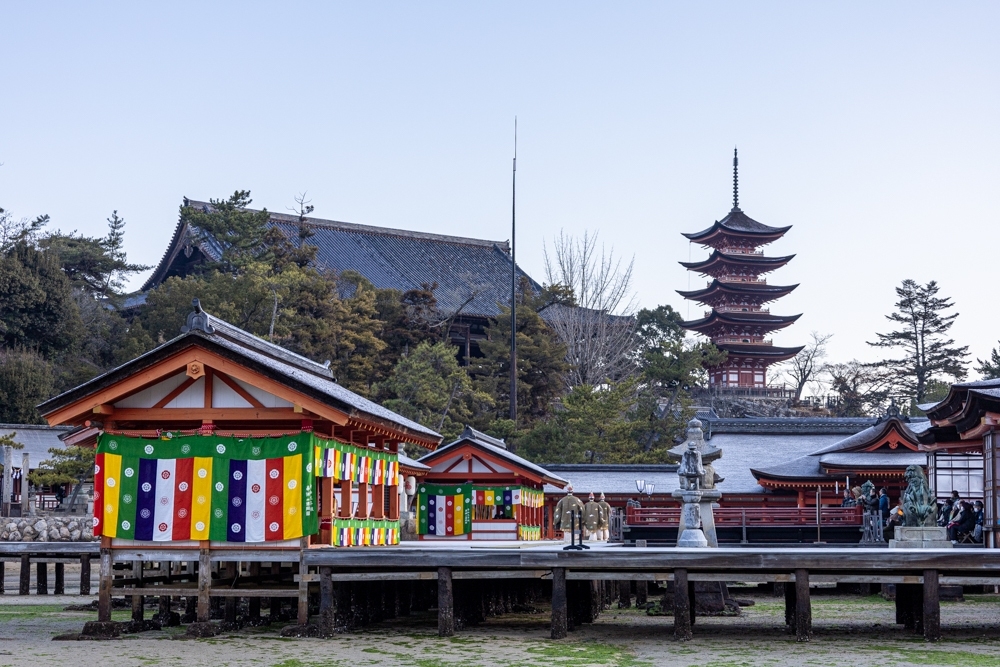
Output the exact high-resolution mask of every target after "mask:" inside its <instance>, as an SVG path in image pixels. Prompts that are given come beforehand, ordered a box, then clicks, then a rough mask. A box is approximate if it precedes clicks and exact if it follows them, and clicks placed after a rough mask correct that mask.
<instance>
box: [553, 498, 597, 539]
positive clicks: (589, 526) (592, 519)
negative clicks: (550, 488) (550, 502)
mask: <svg viewBox="0 0 1000 667" xmlns="http://www.w3.org/2000/svg"><path fill="white" fill-rule="evenodd" d="M574 517H576V518H574ZM554 519H555V523H556V525H557V526H559V530H561V531H562V532H563V540H564V541H567V542H568V541H569V540H570V534H571V531H572V530H573V527H574V523H575V524H576V528H577V529H580V530H581V535H582V538H583V539H588V538H589V539H590V540H600V541H602V542H607V541H608V538H609V537H610V535H611V505H610V504H608V502H607V501H606V500H605V499H604V493H603V492H602V493H601V495H600V499H595V498H594V494H593V492H591V494H590V496H589V497H588V498H587V503H586V504H584V503H583V501H581V500H580V499H579V498H577V497H576V496H574V495H573V486H572V485H569V486H567V487H566V495H565V496H564V497H563V498H562V500H560V501H559V503H558V504H557V505H556V511H555V517H554Z"/></svg>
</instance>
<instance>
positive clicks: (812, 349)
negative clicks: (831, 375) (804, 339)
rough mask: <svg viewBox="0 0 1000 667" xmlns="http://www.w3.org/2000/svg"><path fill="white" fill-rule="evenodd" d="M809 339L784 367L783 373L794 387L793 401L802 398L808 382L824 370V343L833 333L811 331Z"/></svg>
mask: <svg viewBox="0 0 1000 667" xmlns="http://www.w3.org/2000/svg"><path fill="white" fill-rule="evenodd" d="M810 337H811V340H810V341H809V343H808V344H807V345H806V346H805V347H804V348H802V351H801V352H799V353H798V354H797V355H795V357H793V358H792V359H791V360H790V361H789V362H788V366H787V367H786V368H785V372H784V375H785V376H786V377H787V378H788V379H789V380H790V381H791V384H792V386H793V387H794V388H795V402H796V403H798V402H799V401H801V400H802V392H803V391H805V388H806V385H808V384H809V383H810V382H817V381H818V380H819V376H820V375H821V374H822V373H823V372H824V371H825V370H826V364H825V363H824V362H823V360H824V359H826V344H827V342H829V340H830V339H831V338H833V334H820V333H817V332H815V331H813V332H812V333H811V334H810Z"/></svg>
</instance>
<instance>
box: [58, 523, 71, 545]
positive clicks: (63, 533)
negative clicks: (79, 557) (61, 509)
mask: <svg viewBox="0 0 1000 667" xmlns="http://www.w3.org/2000/svg"><path fill="white" fill-rule="evenodd" d="M58 534H59V539H61V540H63V541H64V542H65V541H66V540H68V539H69V528H67V527H66V526H63V527H62V528H60V529H59V530H58Z"/></svg>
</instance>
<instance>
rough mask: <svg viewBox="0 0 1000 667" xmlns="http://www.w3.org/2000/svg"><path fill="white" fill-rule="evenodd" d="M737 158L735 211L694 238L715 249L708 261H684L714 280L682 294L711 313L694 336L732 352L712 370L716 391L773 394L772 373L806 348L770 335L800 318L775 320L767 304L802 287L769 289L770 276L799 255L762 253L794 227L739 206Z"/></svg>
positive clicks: (696, 324) (691, 325) (696, 323)
mask: <svg viewBox="0 0 1000 667" xmlns="http://www.w3.org/2000/svg"><path fill="white" fill-rule="evenodd" d="M737 165H738V161H737V158H736V157H735V156H734V157H733V209H732V210H731V211H730V212H729V214H728V215H726V217H724V218H722V220H717V221H715V223H713V224H712V226H711V227H708V228H707V229H704V230H702V231H700V232H697V233H694V234H684V236H685V237H687V238H688V239H689V240H690V241H691V242H692V243H697V244H698V245H701V246H703V247H705V248H711V249H712V254H711V255H710V256H709V257H708V259H705V260H702V261H698V262H681V266H684V267H685V268H687V269H688V270H690V271H694V272H695V273H699V274H702V275H704V276H707V277H709V278H710V279H711V281H710V282H709V283H708V285H707V286H706V287H704V288H702V289H696V290H689V291H683V290H678V291H677V293H678V294H680V295H681V296H683V297H684V298H685V299H690V300H691V301H695V302H697V303H700V304H703V305H705V306H707V307H708V308H709V310H708V311H707V312H706V313H705V316H704V317H702V318H700V319H696V320H689V321H686V322H683V323H682V326H683V327H684V328H685V329H688V330H689V331H694V332H696V333H700V334H702V335H704V336H706V337H708V338H709V339H710V340H711V341H712V342H713V343H714V344H715V346H716V347H718V348H719V349H720V350H722V351H724V352H728V353H729V354H728V357H727V359H726V361H725V362H724V363H723V364H722V365H720V366H717V367H715V368H712V369H710V370H709V386H710V388H711V389H716V390H722V389H734V388H736V389H741V390H757V391H760V392H765V393H766V391H767V369H768V367H769V366H770V365H772V364H775V363H778V362H781V361H786V360H788V359H791V358H792V357H794V356H795V355H796V354H798V353H799V352H800V351H801V350H802V348H801V347H775V346H774V345H772V343H771V341H770V340H769V339H768V338H767V335H768V334H769V333H770V332H772V331H776V330H778V329H783V328H785V327H787V326H789V325H790V324H792V323H793V322H795V320H797V319H798V318H799V317H800V316H799V315H772V314H771V312H770V310H769V309H768V308H766V307H765V306H766V304H768V303H770V302H771V301H775V300H777V299H779V298H781V297H783V296H785V295H786V294H788V293H789V292H791V291H792V290H793V289H795V288H796V287H797V285H788V286H778V285H768V284H767V280H766V279H765V278H764V276H765V275H766V274H768V273H770V272H771V271H774V270H775V269H779V268H781V267H782V266H784V265H785V264H787V263H788V262H789V261H790V260H791V259H792V257H794V255H788V256H786V257H766V256H765V255H764V253H763V251H762V250H761V248H762V247H763V246H766V245H768V244H770V243H773V242H774V241H777V240H778V239H780V238H781V237H782V236H784V235H785V232H787V231H788V230H789V229H791V227H790V226H789V227H769V226H767V225H765V224H762V223H760V222H757V221H756V220H754V219H752V218H751V217H750V216H748V215H747V214H746V213H744V212H743V211H742V210H740V207H739V191H738V189H737V180H736V178H737V171H736V169H737Z"/></svg>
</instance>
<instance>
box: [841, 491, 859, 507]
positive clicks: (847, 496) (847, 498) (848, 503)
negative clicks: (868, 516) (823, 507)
mask: <svg viewBox="0 0 1000 667" xmlns="http://www.w3.org/2000/svg"><path fill="white" fill-rule="evenodd" d="M855 504H856V503H855V502H854V498H852V497H851V491H850V489H844V501H843V502H842V503H840V506H841V507H854V505H855Z"/></svg>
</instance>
